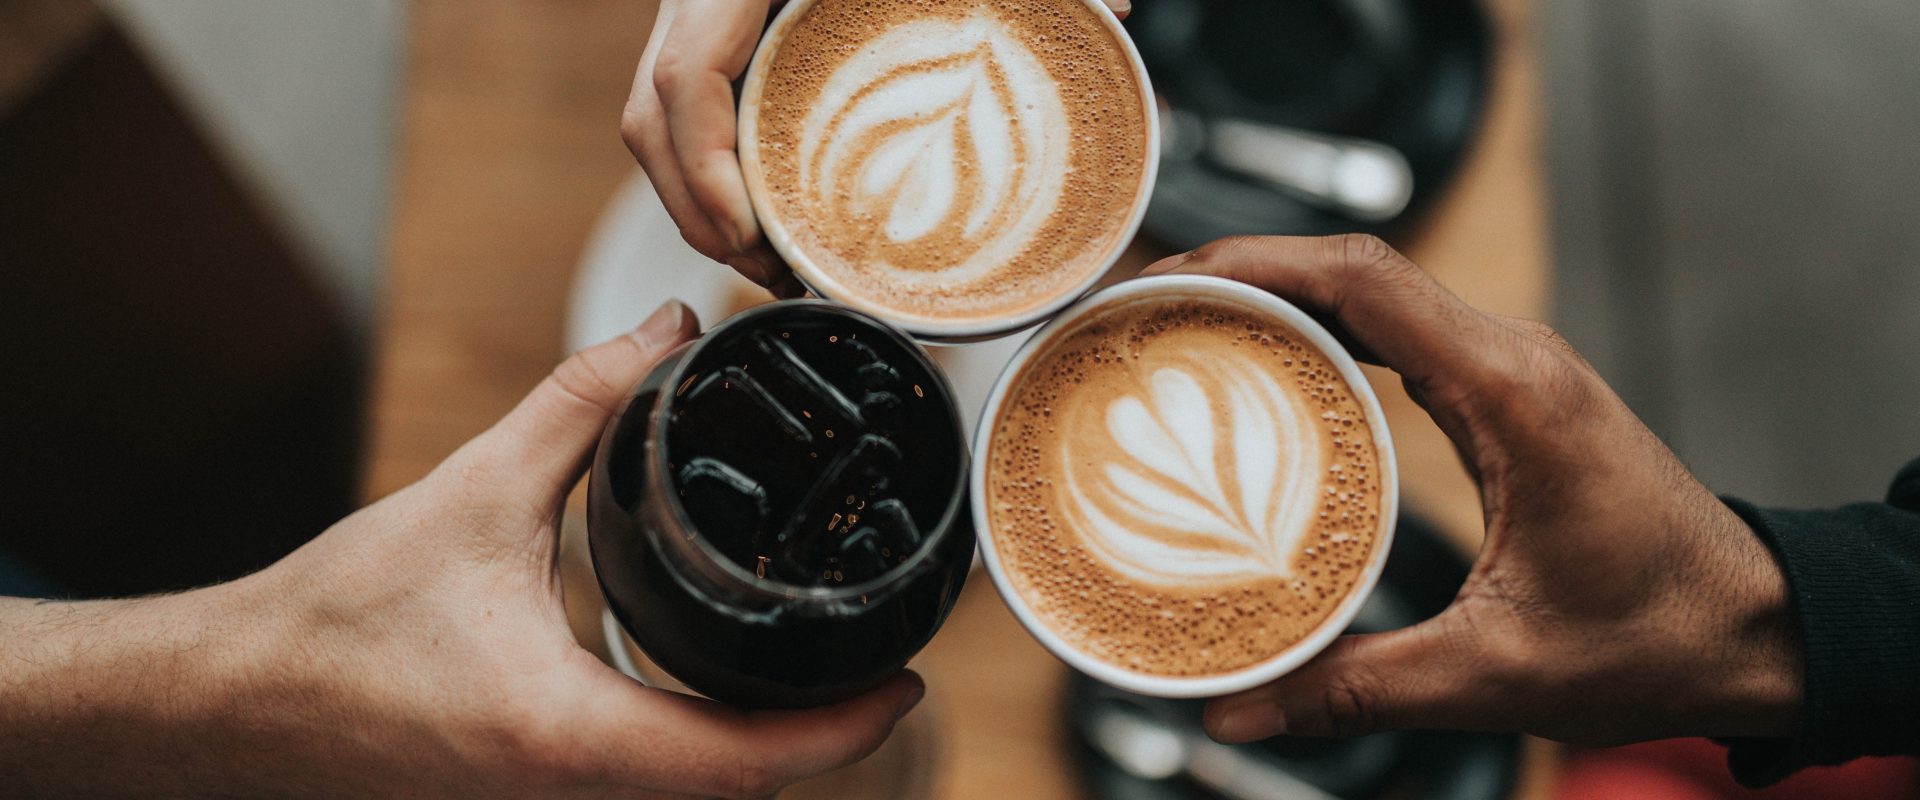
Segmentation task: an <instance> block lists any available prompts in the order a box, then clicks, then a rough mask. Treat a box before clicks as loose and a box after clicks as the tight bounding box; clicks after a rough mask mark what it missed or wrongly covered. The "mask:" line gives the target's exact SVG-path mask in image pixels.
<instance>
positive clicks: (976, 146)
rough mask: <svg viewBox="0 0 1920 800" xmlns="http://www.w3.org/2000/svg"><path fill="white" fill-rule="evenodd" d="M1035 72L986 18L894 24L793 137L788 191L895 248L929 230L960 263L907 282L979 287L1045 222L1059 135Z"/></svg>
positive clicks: (844, 68)
mask: <svg viewBox="0 0 1920 800" xmlns="http://www.w3.org/2000/svg"><path fill="white" fill-rule="evenodd" d="M1067 123H1068V119H1067V113H1066V108H1065V106H1064V105H1063V104H1062V103H1061V100H1060V92H1059V88H1058V87H1057V86H1056V85H1055V84H1054V82H1053V79H1052V78H1051V77H1050V76H1048V74H1047V70H1046V67H1045V66H1044V65H1042V64H1041V63H1040V62H1039V61H1038V60H1037V59H1036V58H1035V57H1034V55H1033V54H1032V53H1031V52H1029V51H1028V50H1027V48H1026V47H1025V45H1023V44H1022V43H1021V42H1020V41H1018V40H1017V39H1016V38H1014V35H1013V32H1012V31H1010V30H1008V29H1007V27H1006V25H1004V24H1002V23H1000V22H999V21H998V20H996V19H994V18H992V17H990V16H988V15H987V14H985V13H984V12H980V13H975V14H974V15H972V16H970V17H968V18H966V19H964V20H959V21H951V20H943V19H918V20H910V21H907V22H904V23H902V24H900V25H898V26H897V27H895V28H893V29H892V30H889V31H887V32H886V33H885V34H883V35H881V36H880V37H878V38H876V39H874V40H873V41H871V42H869V43H868V44H867V45H866V46H864V47H862V48H861V49H860V52H859V53H858V54H857V55H855V56H853V57H852V58H849V59H847V60H846V61H845V62H844V63H842V64H841V65H840V67H839V68H838V69H837V70H835V71H834V72H833V75H832V77H830V78H828V79H827V82H826V85H825V86H824V87H823V88H822V89H821V91H820V95H819V98H818V99H817V100H816V102H815V104H814V106H813V111H812V112H811V113H809V114H808V115H807V117H806V121H805V123H804V125H803V127H802V128H801V133H800V141H799V145H800V155H801V160H800V180H801V187H800V191H803V192H805V193H806V194H807V196H808V198H809V199H810V200H811V202H813V203H817V204H818V205H819V207H820V208H822V209H825V210H826V211H827V213H828V214H830V215H833V216H839V217H868V218H872V219H875V220H877V221H878V222H879V224H880V229H881V231H882V232H883V233H884V234H885V235H886V237H887V239H888V240H890V241H892V242H895V243H900V244H905V243H910V242H913V241H916V240H920V239H924V238H927V237H929V236H932V235H935V234H940V235H942V236H943V238H946V239H948V240H950V241H958V242H961V243H962V246H963V247H965V248H966V249H968V250H971V254H970V255H968V256H966V257H965V258H964V259H962V260H960V261H959V262H958V263H956V264H954V265H952V266H948V267H945V268H944V269H940V270H937V271H928V270H925V269H923V268H921V266H920V265H898V264H887V265H884V269H886V270H887V272H888V273H889V275H888V277H889V278H891V279H893V280H898V281H902V282H906V283H920V284H925V283H942V284H948V283H954V282H962V281H967V280H972V279H975V278H978V277H979V276H980V275H981V274H982V273H984V272H986V271H987V270H990V269H992V268H994V267H995V266H996V265H998V264H1000V263H1001V262H1004V261H1006V260H1007V259H1009V258H1012V257H1013V256H1014V255H1015V254H1017V253H1018V252H1019V251H1020V250H1021V249H1022V248H1023V247H1025V246H1026V245H1027V243H1028V242H1029V241H1030V240H1031V239H1032V238H1033V236H1034V234H1035V233H1036V232H1038V231H1039V229H1040V226H1041V223H1043V222H1045V221H1046V219H1047V217H1048V215H1050V214H1052V213H1053V209H1054V207H1055V205H1056V204H1057V201H1058V199H1059V196H1060V192H1061V190H1062V188H1063V186H1064V178H1065V177H1066V172H1067V143H1066V141H1065V140H1066V138H1067V135H1068V132H1069V130H1070V128H1069V126H1068V124H1067Z"/></svg>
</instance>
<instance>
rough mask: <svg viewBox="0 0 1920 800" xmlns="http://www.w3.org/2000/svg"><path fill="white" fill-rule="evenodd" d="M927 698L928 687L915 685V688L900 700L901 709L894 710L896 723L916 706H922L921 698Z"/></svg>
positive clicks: (909, 690)
mask: <svg viewBox="0 0 1920 800" xmlns="http://www.w3.org/2000/svg"><path fill="white" fill-rule="evenodd" d="M926 696H927V687H926V686H925V685H924V684H915V685H914V687H913V688H911V689H908V690H907V693H906V694H905V695H903V696H902V697H901V698H900V705H899V707H897V708H895V709H894V710H893V719H894V721H895V722H898V721H900V718H902V717H905V716H906V715H907V712H909V711H912V710H913V707H914V706H917V705H920V698H922V697H926Z"/></svg>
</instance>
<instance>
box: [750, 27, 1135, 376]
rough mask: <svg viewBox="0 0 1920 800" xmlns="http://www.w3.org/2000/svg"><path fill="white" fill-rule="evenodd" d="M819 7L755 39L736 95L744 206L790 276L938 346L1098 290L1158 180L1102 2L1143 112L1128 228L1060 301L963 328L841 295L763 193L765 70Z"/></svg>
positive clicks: (1121, 38) (1126, 43)
mask: <svg viewBox="0 0 1920 800" xmlns="http://www.w3.org/2000/svg"><path fill="white" fill-rule="evenodd" d="M817 2H819V0H792V2H789V3H787V4H786V6H785V7H783V8H781V9H780V13H779V14H777V15H776V16H775V17H774V18H773V22H772V24H770V25H768V26H767V30H766V32H765V33H763V34H762V35H761V37H760V43H759V45H758V46H757V47H756V48H755V49H754V52H753V60H752V61H751V62H749V63H748V65H747V73H746V79H745V80H744V81H742V83H741V87H740V107H739V110H738V111H739V123H738V126H737V128H736V136H735V141H736V147H737V149H738V151H739V157H740V172H741V175H742V176H744V177H745V179H746V185H747V199H748V201H749V202H750V203H751V204H752V205H753V214H754V217H755V218H756V219H757V220H759V223H760V230H761V232H762V233H763V234H764V235H765V236H766V238H767V241H768V243H769V244H771V245H772V246H773V249H774V251H775V252H777V253H779V254H780V257H781V258H783V259H785V260H786V262H787V264H788V265H789V266H791V267H792V268H793V275H794V277H795V278H798V279H799V280H800V282H801V283H802V284H805V285H806V287H807V288H808V289H809V290H812V292H813V293H814V294H815V295H818V296H820V297H822V298H824V299H828V300H832V301H834V302H836V303H841V304H843V305H847V306H851V307H853V308H856V309H859V310H861V311H864V312H866V313H868V314H872V315H873V316H876V317H879V318H881V319H883V320H886V321H887V322H888V323H890V324H892V325H894V326H897V327H899V328H900V329H902V330H904V331H906V332H908V333H909V334H912V335H913V336H914V338H916V339H924V340H932V341H942V342H956V343H957V342H969V341H981V340H985V339H997V338H1000V337H1002V336H1007V335H1009V334H1013V333H1017V332H1019V331H1022V330H1025V329H1027V328H1030V327H1033V326H1034V325H1036V324H1039V323H1041V322H1044V321H1045V320H1047V319H1048V318H1050V317H1052V316H1054V315H1055V314H1058V313H1060V311H1061V309H1064V308H1066V307H1067V306H1069V305H1072V304H1073V303H1074V302H1075V301H1076V300H1078V299H1080V297H1082V296H1083V295H1085V294H1086V293H1087V291H1088V290H1089V289H1092V288H1093V286H1094V285H1095V284H1097V283H1099V281H1100V279H1101V278H1102V277H1105V276H1106V274H1107V272H1108V271H1109V270H1111V269H1113V265H1114V264H1115V263H1116V262H1118V261H1119V260H1120V256H1121V255H1122V254H1123V253H1125V252H1126V249H1127V246H1128V245H1129V244H1130V243H1132V241H1133V237H1134V235H1135V234H1137V233H1138V232H1139V231H1140V222H1141V220H1142V219H1144V218H1145V216H1146V213H1147V200H1148V199H1149V198H1151V197H1152V196H1153V186H1154V182H1155V180H1156V179H1157V178H1158V176H1159V172H1160V112H1159V108H1158V107H1157V105H1156V104H1155V102H1154V96H1153V84H1152V82H1151V81H1150V80H1149V79H1148V77H1147V67H1146V62H1145V61H1143V60H1141V58H1140V51H1139V49H1138V48H1136V47H1135V46H1134V44H1133V37H1132V36H1130V35H1128V33H1127V31H1126V29H1125V28H1123V27H1121V25H1120V18H1119V17H1117V16H1114V13H1113V10H1112V9H1110V8H1108V7H1107V5H1106V3H1105V2H1102V0H1078V2H1080V3H1081V4H1082V5H1084V6H1086V7H1087V8H1088V9H1089V10H1091V11H1092V12H1093V14H1094V17H1095V18H1096V19H1099V20H1100V22H1101V24H1102V25H1104V26H1105V27H1106V30H1107V32H1108V33H1110V34H1112V35H1113V37H1114V39H1115V40H1117V41H1118V42H1119V43H1120V47H1121V49H1122V50H1123V51H1124V52H1125V53H1126V57H1127V63H1128V64H1129V65H1131V66H1132V68H1133V76H1134V80H1135V81H1136V82H1137V84H1138V86H1139V88H1140V103H1141V107H1142V108H1143V109H1144V110H1145V112H1146V129H1147V130H1146V139H1147V141H1146V145H1147V147H1146V153H1145V159H1146V165H1145V168H1144V169H1143V170H1142V171H1141V174H1140V185H1139V187H1137V190H1136V191H1135V194H1134V199H1133V207H1132V210H1131V211H1129V212H1128V214H1127V219H1126V223H1125V224H1124V225H1122V226H1121V229H1120V235H1119V236H1118V237H1116V238H1115V240H1114V244H1113V246H1112V247H1111V248H1110V252H1108V253H1107V254H1106V255H1105V256H1104V257H1103V258H1102V259H1101V263H1100V266H1099V268H1097V269H1092V270H1089V271H1088V273H1087V275H1086V276H1085V277H1084V278H1082V279H1081V280H1080V281H1079V282H1078V283H1077V284H1075V285H1074V286H1073V287H1072V288H1071V289H1070V290H1067V291H1063V292H1061V294H1060V296H1058V297H1056V298H1053V299H1052V300H1049V301H1047V302H1044V303H1041V304H1039V305H1036V306H1034V307H1032V308H1030V309H1028V310H1026V311H1023V312H1020V313H1018V314H1011V315H1005V316H997V317H992V318H976V319H970V320H963V321H950V320H941V319H938V318H934V317H929V316H923V315H915V314H904V313H901V312H900V311H899V310H897V309H893V308H889V307H887V306H885V305H882V304H879V303H875V302H872V301H870V300H868V299H866V298H862V297H858V296H856V295H854V294H853V293H851V292H848V291H847V290H846V287H845V286H844V285H843V284H842V283H841V282H840V281H838V280H836V279H835V278H834V277H833V276H832V275H829V274H827V273H826V271H824V270H821V269H820V268H819V267H818V266H816V265H815V264H814V262H813V260H812V259H810V258H808V257H807V256H806V254H805V253H804V252H803V251H802V250H801V249H800V247H799V246H797V245H796V244H794V239H793V234H792V232H790V231H789V230H788V229H787V226H786V222H785V221H784V220H781V219H780V218H779V216H778V215H776V214H775V213H774V206H773V196H772V194H771V192H770V191H769V190H768V189H767V187H766V181H765V179H764V178H763V177H761V174H760V137H759V124H760V97H761V94H762V93H763V91H764V90H765V86H766V81H767V70H768V63H769V62H770V61H771V60H772V58H773V54H774V52H775V51H776V50H778V49H779V48H778V47H775V46H774V45H776V44H777V43H778V42H780V41H781V40H783V39H784V38H785V37H786V33H787V29H788V28H790V27H792V26H793V25H794V24H795V23H797V22H798V20H799V18H800V16H801V15H803V14H805V13H806V11H807V9H809V8H812V7H813V6H814V4H815V3H817Z"/></svg>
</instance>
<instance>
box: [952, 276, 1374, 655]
mask: <svg viewBox="0 0 1920 800" xmlns="http://www.w3.org/2000/svg"><path fill="white" fill-rule="evenodd" d="M1363 408H1364V407H1363V406H1362V401H1361V400H1360V399H1359V398H1358V397H1357V396H1356V394H1355V392H1354V391H1353V389H1352V388H1351V387H1350V386H1348V385H1347V383H1346V381H1345V380H1344V379H1343V378H1342V377H1341V375H1340V373H1339V370H1338V369H1337V368H1336V367H1335V366H1334V364H1333V363H1332V362H1331V361H1330V360H1329V359H1328V358H1327V357H1326V356H1325V355H1324V354H1322V353H1321V352H1320V350H1319V349H1318V348H1316V347H1315V346H1314V345H1313V344H1312V343H1311V342H1309V341H1307V340H1306V338H1305V337H1303V336H1301V335H1300V334H1299V333H1298V332H1296V331H1294V330H1293V329H1292V328H1290V327H1288V326H1287V325H1285V324H1284V323H1281V322H1279V321H1277V320H1274V319H1272V318H1271V317H1270V316H1269V315H1265V314H1262V313H1260V312H1257V311H1254V310H1252V309H1249V308H1244V307H1241V306H1240V305H1238V304H1235V303H1232V302H1230V301H1227V300H1222V299H1200V298H1188V297H1176V298H1173V299H1168V298H1165V297H1161V298H1153V297H1149V298H1144V299H1134V300H1130V301H1122V302H1117V303H1115V304H1114V305H1113V306H1112V307H1109V308H1105V309H1100V310H1097V311H1095V312H1093V313H1092V314H1090V315H1088V316H1087V317H1085V318H1083V319H1081V320H1079V321H1078V322H1077V325H1076V327H1075V328H1073V329H1071V330H1069V331H1064V332H1061V333H1059V334H1057V335H1056V337H1055V338H1054V340H1053V341H1052V342H1050V343H1049V344H1048V345H1046V350H1045V352H1043V353H1041V354H1039V355H1038V356H1037V357H1035V358H1034V359H1033V360H1032V361H1030V362H1029V363H1028V364H1027V365H1026V366H1025V367H1024V368H1023V369H1022V371H1021V372H1020V374H1018V375H1017V376H1015V378H1014V383H1013V386H1012V388H1011V390H1010V391H1009V392H1008V394H1007V395H1006V397H1005V399H1004V400H1003V401H1002V405H1001V407H1000V411H999V413H998V415H997V417H996V419H995V420H994V430H993V438H992V443H991V445H990V446H989V451H988V454H987V465H986V469H987V472H986V481H985V489H986V495H987V497H986V507H987V510H988V528H989V530H988V531H986V533H987V535H989V536H991V537H992V539H993V543H994V546H995V549H996V551H997V553H998V556H999V558H1000V560H1001V563H1002V566H1003V567H1004V572H1005V574H1006V577H1007V578H1008V580H1009V581H1010V583H1011V584H1012V585H1013V588H1014V589H1015V591H1016V592H1017V593H1018V594H1019V596H1020V597H1021V598H1022V599H1023V600H1024V601H1025V603H1026V604H1027V605H1028V606H1029V607H1030V608H1031V610H1032V611H1033V612H1034V614H1035V616H1036V617H1038V618H1039V620H1040V621H1041V623H1042V624H1043V625H1045V626H1046V627H1047V628H1049V629H1050V630H1052V631H1053V632H1054V633H1055V634H1057V635H1059V636H1060V638H1062V639H1063V640H1065V641H1066V642H1067V643H1068V644H1069V645H1070V646H1072V647H1073V648H1075V649H1077V650H1080V651H1082V652H1084V653H1086V654H1087V655H1090V656H1093V657H1095V658H1096V659H1099V660H1102V661H1105V662H1108V663H1110V664H1112V665H1114V666H1117V667H1120V668H1123V669H1127V670H1131V671H1134V672H1139V673H1144V674H1150V675H1165V676H1202V675H1216V674H1221V673H1226V672H1232V671H1234V670H1237V669H1241V668H1244V667H1250V666H1253V665H1255V664H1257V663H1260V662H1264V661H1267V660H1269V659H1271V658H1272V657H1274V656H1276V655H1278V654H1279V653H1281V652H1282V651H1284V650H1286V649H1287V648H1289V647H1291V646H1292V645H1294V644H1295V643H1297V642H1299V641H1301V640H1302V639H1304V638H1306V637H1307V636H1308V635H1309V634H1311V633H1312V632H1313V631H1314V630H1315V629H1316V628H1318V627H1319V626H1320V625H1321V623H1322V622H1324V621H1325V620H1326V619H1327V618H1328V616H1329V615H1330V614H1332V613H1333V611H1334V610H1335V609H1336V608H1337V607H1338V606H1339V605H1340V603H1341V601H1342V600H1343V599H1344V598H1345V597H1346V596H1347V595H1348V593H1349V592H1350V591H1351V590H1352V589H1353V587H1354V585H1355V584H1356V582H1357V581H1358V580H1359V579H1360V576H1361V575H1362V574H1363V572H1364V571H1365V570H1366V568H1367V565H1368V563H1369V560H1370V556H1371V553H1372V550H1373V548H1374V546H1375V542H1376V540H1377V539H1378V537H1379V531H1380V528H1381V519H1380V508H1381V496H1382V489H1383V487H1382V485H1381V477H1380V470H1379V466H1378V462H1379V456H1378V453H1377V452H1376V449H1375V444H1374V438H1373V433H1372V429H1371V428H1370V427H1369V421H1368V420H1367V418H1366V413H1365V411H1364V410H1363Z"/></svg>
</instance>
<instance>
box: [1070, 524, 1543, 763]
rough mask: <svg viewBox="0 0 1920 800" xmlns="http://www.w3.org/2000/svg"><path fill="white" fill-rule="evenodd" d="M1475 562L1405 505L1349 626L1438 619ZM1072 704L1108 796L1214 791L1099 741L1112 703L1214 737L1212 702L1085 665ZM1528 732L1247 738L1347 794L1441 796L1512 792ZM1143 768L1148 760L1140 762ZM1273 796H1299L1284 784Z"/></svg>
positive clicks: (1266, 754) (1080, 742)
mask: <svg viewBox="0 0 1920 800" xmlns="http://www.w3.org/2000/svg"><path fill="white" fill-rule="evenodd" d="M1467 569H1468V564H1467V562H1466V560H1465V559H1464V558H1462V557H1461V555H1460V553H1459V552H1458V551H1456V550H1455V549H1454V548H1453V546H1452V545H1450V544H1448V543H1447V541H1446V539H1445V538H1444V537H1442V536H1441V535H1440V534H1439V533H1438V532H1436V531H1434V530H1433V528H1432V527H1430V526H1428V525H1427V524H1425V523H1422V522H1421V521H1420V520H1418V519H1416V518H1414V517H1412V516H1411V515H1408V514H1402V515H1401V518H1400V521H1399V523H1398V526H1397V528H1396V529H1395V532H1394V542H1393V551H1392V552H1391V553H1389V554H1388V555H1387V568H1386V572H1385V573H1383V575H1382V576H1381V581H1380V585H1379V588H1377V589H1375V590H1374V593H1373V595H1372V596H1371V597H1369V598H1368V599H1367V603H1366V605H1365V606H1364V607H1362V609H1361V611H1360V616H1359V617H1358V618H1357V619H1355V621H1354V624H1353V626H1352V627H1351V628H1349V632H1354V633H1372V632H1378V631H1386V630H1395V629H1398V628H1404V627H1407V626H1410V625H1413V624H1415V623H1418V622H1420V621H1422V620H1425V619H1428V618H1430V617H1432V616H1434V615H1436V614H1438V613H1440V611H1441V610H1443V609H1445V608H1446V607H1447V604H1449V603H1451V602H1453V598H1454V595H1455V594H1457V593H1458V592H1459V590H1460V586H1461V584H1463V583H1465V582H1466V579H1467ZM1073 681H1074V683H1073V686H1072V687H1071V689H1070V690H1069V692H1068V698H1067V713H1068V714H1069V715H1070V717H1071V718H1072V720H1073V722H1072V728H1073V730H1074V735H1075V742H1074V747H1073V750H1074V755H1075V761H1076V763H1077V765H1078V766H1079V768H1080V774H1081V776H1082V778H1083V779H1084V780H1085V782H1086V785H1087V786H1088V787H1089V788H1090V791H1091V794H1093V796H1096V797H1101V798H1107V799H1108V800H1213V798H1221V797H1225V795H1224V794H1222V793H1218V792H1214V791H1210V790H1208V789H1207V788H1205V787H1204V786H1202V785H1201V782H1199V781H1195V780H1193V779H1192V778H1191V777H1187V776H1180V775H1176V776H1174V777H1171V778H1168V779H1165V780H1145V779H1142V778H1140V777H1137V776H1136V775H1134V774H1129V772H1128V771H1126V770H1122V769H1120V768H1119V767H1117V766H1116V765H1115V764H1114V762H1113V761H1111V760H1109V759H1108V758H1107V757H1106V756H1104V755H1103V754H1102V753H1101V752H1100V751H1099V750H1097V749H1096V748H1095V747H1094V746H1093V745H1092V744H1091V743H1090V742H1089V733H1090V731H1089V728H1090V726H1089V724H1088V723H1089V721H1090V720H1093V719H1097V718H1098V716H1097V715H1099V714H1101V713H1104V712H1107V711H1109V710H1111V709H1116V708H1118V709H1122V710H1123V711H1124V712H1126V713H1134V714H1141V715H1145V716H1147V717H1148V718H1150V719H1153V720H1157V721H1158V722H1160V723H1161V724H1162V725H1164V726H1166V727H1167V728H1169V729H1171V730H1176V731H1180V732H1181V733H1182V734H1183V735H1185V736H1187V737H1198V738H1199V739H1205V737H1206V734H1205V733H1204V732H1203V731H1202V730H1201V728H1200V714H1201V710H1202V708H1203V707H1204V704H1203V703H1202V702H1200V701H1195V700H1162V699H1156V698H1148V697H1140V696H1137V695H1131V694H1127V693H1125V692H1121V691H1119V690H1117V689H1113V688H1111V687H1108V686H1105V685H1102V684H1100V683H1098V682H1095V681H1093V680H1091V679H1089V678H1087V677H1085V676H1082V675H1075V676H1074V678H1073ZM1521 748H1522V742H1521V739H1520V737H1519V736H1514V735H1504V734H1490V733H1456V732H1446V731H1400V732H1389V733H1380V734H1375V735H1372V736H1362V737H1358V738H1354V739H1306V738H1297V737H1296V738H1288V737H1279V738H1274V739H1269V740H1267V741H1264V742H1256V743H1253V744H1247V745H1238V746H1235V747H1233V748H1230V749H1232V750H1235V751H1238V752H1239V753H1240V754H1242V755H1243V756H1244V757H1245V760H1247V761H1252V762H1255V763H1256V764H1258V765H1262V766H1264V767H1267V768H1277V769H1279V770H1282V771H1284V772H1286V773H1287V774H1289V775H1291V776H1292V777H1293V778H1297V779H1299V780H1300V781H1304V782H1305V783H1307V784H1310V785H1312V786H1313V787H1315V788H1317V789H1319V790H1320V791H1322V792H1325V793H1327V794H1330V795H1333V796H1335V797H1338V798H1342V800H1370V798H1389V797H1392V798H1431V799H1433V800H1454V799H1455V798H1458V800H1488V799H1489V798H1501V797H1507V796H1509V795H1511V794H1512V792H1513V787H1514V782H1515V778H1516V777H1517V774H1518V772H1519V768H1520V760H1521ZM1135 772H1138V770H1135ZM1264 796H1266V797H1272V798H1275V800H1280V799H1281V798H1297V797H1299V796H1300V793H1298V792H1291V793H1290V792H1288V791H1286V790H1285V787H1283V786H1281V785H1279V784H1277V783H1276V784H1275V785H1273V786H1271V787H1269V789H1268V793H1267V794H1266V795H1264Z"/></svg>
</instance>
